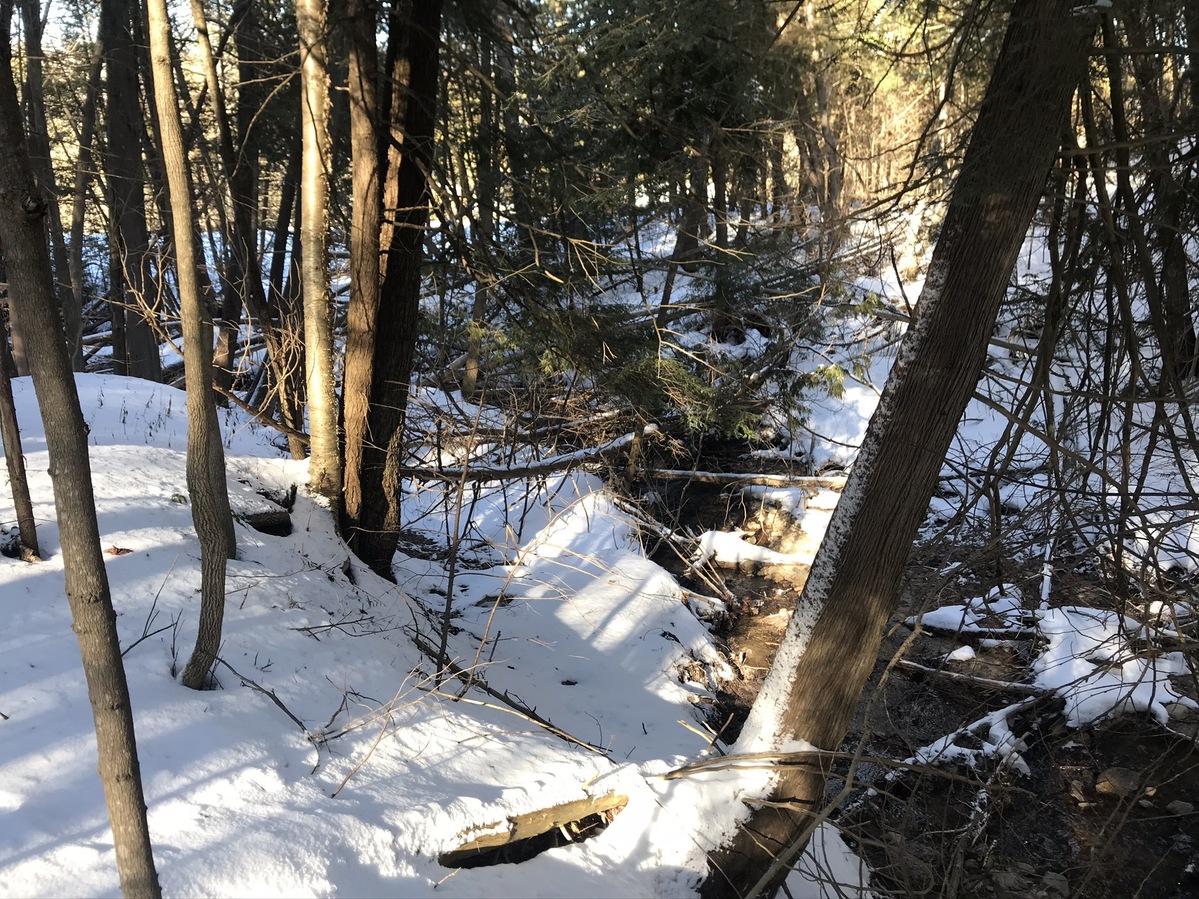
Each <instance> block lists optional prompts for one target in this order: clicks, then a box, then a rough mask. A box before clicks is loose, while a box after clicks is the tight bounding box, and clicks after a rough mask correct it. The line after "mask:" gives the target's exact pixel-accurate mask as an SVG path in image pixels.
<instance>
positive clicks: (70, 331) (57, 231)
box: [21, 0, 83, 361]
mask: <svg viewBox="0 0 1199 899" xmlns="http://www.w3.org/2000/svg"><path fill="white" fill-rule="evenodd" d="M21 24H22V27H23V28H24V29H25V34H24V43H25V61H26V69H25V110H26V115H27V117H28V124H27V125H26V134H27V135H28V140H29V156H30V163H31V164H32V165H33V168H34V172H35V173H36V176H37V179H38V182H39V186H40V187H41V189H42V191H43V192H44V193H45V194H46V195H47V196H48V197H49V200H50V202H49V207H48V209H47V214H46V236H47V237H48V238H49V241H50V250H51V254H52V257H51V258H52V262H53V265H54V285H55V293H56V294H57V295H58V298H59V302H60V303H61V304H62V315H63V324H64V327H65V328H66V335H67V344H68V346H69V347H70V350H71V355H72V357H74V356H76V355H78V357H79V360H80V361H82V359H83V355H82V350H81V347H80V338H81V335H82V326H83V315H82V309H80V308H79V307H77V306H75V305H74V303H73V299H74V295H73V294H72V293H71V291H70V289H69V288H70V285H69V284H68V278H69V272H68V265H67V244H66V240H65V239H64V238H63V231H62V211H61V210H60V209H59V206H58V185H57V183H56V180H55V178H54V165H53V163H52V161H51V159H50V129H49V125H48V123H47V121H46V100H45V89H44V82H43V75H42V61H43V59H44V53H43V52H42V7H41V3H39V2H38V0H21Z"/></svg>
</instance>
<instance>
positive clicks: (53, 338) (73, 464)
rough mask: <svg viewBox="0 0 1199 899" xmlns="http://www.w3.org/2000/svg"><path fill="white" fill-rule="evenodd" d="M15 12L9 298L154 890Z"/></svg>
mask: <svg viewBox="0 0 1199 899" xmlns="http://www.w3.org/2000/svg"><path fill="white" fill-rule="evenodd" d="M12 11H13V7H12V0H3V2H0V20H2V22H0V26H2V28H3V30H2V31H0V41H2V45H0V243H3V245H4V257H5V262H6V264H7V270H8V283H9V288H10V290H11V292H12V297H11V299H10V302H11V303H14V304H15V305H16V306H18V307H19V308H20V310H21V313H22V321H23V322H24V325H25V337H26V340H27V341H28V345H29V349H30V353H29V362H30V366H31V368H32V374H33V386H34V390H35V391H36V392H37V399H38V405H39V406H40V407H41V413H42V423H43V425H44V427H45V432H46V447H47V449H48V450H49V453H50V476H51V478H52V479H53V482H54V503H55V509H56V512H57V516H58V529H59V539H60V542H61V545H62V556H63V570H64V572H65V576H66V591H67V599H68V601H69V602H70V605H71V618H72V627H73V629H74V631H75V634H76V637H77V638H78V640H79V654H80V656H81V657H82V660H83V671H84V675H85V677H86V679H87V688H88V697H89V699H90V700H91V704H92V715H93V718H94V721H95V727H96V748H97V751H98V754H99V762H100V781H101V783H102V784H103V787H104V798H105V802H106V804H107V806H108V817H109V821H110V823H111V825H112V837H113V845H114V848H115V849H116V856H117V869H118V873H119V875H120V879H121V890H122V892H123V893H124V894H125V896H127V897H132V896H148V897H158V896H159V895H161V890H160V889H159V886H158V874H157V872H156V871H155V869H154V856H153V853H152V851H151V848H150V831H149V827H148V826H147V824H146V802H145V797H144V796H143V793H142V780H141V769H140V766H139V764H138V758H137V745H136V742H135V740H134V730H133V711H132V708H131V707H130V704H129V687H128V684H127V683H126V681H125V669H124V666H123V665H122V663H121V647H120V642H119V640H118V635H117V627H116V613H115V612H114V611H113V607H112V596H111V593H110V591H109V587H108V573H107V572H106V571H105V568H104V557H103V555H102V554H101V551H100V532H99V528H98V526H97V524H96V506H95V498H94V496H93V494H92V479H91V468H90V463H89V461H88V452H87V426H86V425H85V423H84V420H83V412H82V410H81V409H80V407H79V395H78V393H77V392H76V391H75V379H74V373H73V372H72V370H71V361H70V358H69V357H68V356H67V351H66V345H65V343H64V341H63V324H62V314H61V311H60V309H59V306H58V303H57V302H56V300H55V296H54V281H53V275H52V274H51V271H50V257H49V254H48V252H47V250H46V232H45V224H44V222H43V218H44V216H45V215H46V201H45V199H44V197H43V196H42V194H41V192H40V191H39V190H38V189H37V187H36V186H35V183H34V178H33V173H32V170H31V168H30V163H29V155H28V151H27V149H26V144H25V135H24V134H23V132H22V128H21V110H20V106H19V105H18V102H17V88H16V84H15V82H14V81H13V76H12V49H11V45H10V43H9V41H10V37H9V35H10V34H11V32H10V27H11V24H12Z"/></svg>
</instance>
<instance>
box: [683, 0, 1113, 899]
mask: <svg viewBox="0 0 1199 899" xmlns="http://www.w3.org/2000/svg"><path fill="white" fill-rule="evenodd" d="M1073 6H1074V0H1017V2H1016V4H1015V5H1014V7H1013V9H1012V12H1011V18H1010V22H1009V25H1008V29H1007V34H1006V36H1005V39H1004V43H1003V47H1002V49H1001V51H1000V54H999V58H998V60H997V62H996V64H995V68H994V73H993V75H992V78H991V83H990V85H989V87H988V89H987V93H986V96H985V99H984V100H983V104H982V108H981V110H980V112H979V117H978V121H977V123H976V124H975V127H974V133H973V137H972V139H971V142H970V146H969V148H968V150H967V152H966V156H965V160H964V162H963V167H962V172H961V175H960V177H959V179H958V183H957V185H956V186H955V188H954V193H953V199H952V201H951V203H950V206H949V211H948V213H947V215H946V218H945V222H944V224H943V226H942V230H941V234H940V237H939V238H938V240H937V245H936V248H935V250H934V252H933V259H932V262H931V265H930V269H929V272H928V277H927V280H926V282H925V287H924V289H923V291H922V292H921V295H920V301H919V311H918V318H917V320H916V321H915V322H914V323H913V325H912V327H911V330H910V331H909V332H908V335H907V337H906V338H905V339H904V343H903V345H902V348H901V349H900V353H899V357H898V359H897V360H896V362H895V368H894V370H893V372H892V374H891V377H890V378H889V379H888V381H887V385H886V388H885V389H884V391H883V395H882V398H881V399H880V401H879V405H878V411H877V412H875V414H874V417H873V418H872V419H871V422H870V427H869V429H868V431H867V434H866V438H865V440H864V442H863V444H862V448H861V451H860V452H859V455H858V461H857V462H856V463H855V465H854V468H853V473H852V474H851V476H850V479H849V482H848V483H847V485H846V488H845V492H844V493H843V494H842V497H841V501H840V502H839V503H838V505H837V510H836V512H835V513H834V515H833V519H832V521H831V522H830V523H829V528H828V533H827V536H826V537H825V540H824V542H823V543H822V544H821V547H820V550H819V552H818V553H817V555H816V559H815V561H814V563H813V566H812V571H811V574H810V576H809V579H808V581H807V584H806V586H805V587H804V591H803V595H802V596H801V597H800V600H799V604H798V606H797V608H796V611H795V614H794V616H793V617H792V619H791V623H790V625H789V626H788V628H787V632H786V634H785V635H784V638H783V642H782V644H781V645H780V646H779V650H778V654H777V656H776V658H775V661H774V664H773V665H772V666H771V669H770V672H769V674H768V675H767V678H766V681H765V682H764V683H763V686H762V692H761V694H760V695H759V697H758V700H757V701H756V702H755V703H754V707H753V710H752V711H751V713H750V717H749V720H748V721H747V722H746V725H745V729H744V731H743V732H742V737H741V742H740V743H739V744H738V747H737V748H738V750H746V751H751V750H759V751H760V750H770V749H772V748H778V747H780V746H782V745H783V744H784V743H786V742H788V741H793V740H802V741H806V742H807V743H809V744H811V745H813V746H814V747H816V748H817V749H822V750H836V749H839V748H840V743H841V741H842V740H843V739H844V736H845V733H846V730H847V728H848V726H849V723H850V719H851V716H852V714H853V710H854V708H855V707H856V705H857V702H858V699H859V696H860V694H861V692H862V688H863V686H864V684H865V682H866V678H867V677H868V675H869V673H870V671H871V669H872V667H873V663H874V659H875V656H876V654H877V651H878V646H879V643H880V641H881V637H882V631H883V628H884V626H885V625H886V622H887V619H888V617H889V616H890V615H891V614H892V613H893V612H894V611H895V608H896V605H897V599H898V593H899V586H900V581H901V578H902V576H903V570H904V564H905V562H906V560H907V557H908V553H909V552H910V550H911V547H912V541H913V539H914V537H915V534H916V531H917V528H918V527H919V524H920V522H921V520H922V519H923V517H924V515H925V513H926V512H927V510H928V502H929V498H930V496H931V494H932V490H933V487H934V485H935V483H936V478H937V474H938V472H939V470H940V467H941V464H942V461H943V460H944V458H945V452H946V450H947V449H948V447H949V443H950V441H951V440H952V438H953V435H954V433H956V430H957V426H958V423H959V421H960V419H961V416H962V412H963V410H964V409H965V408H966V403H967V402H968V400H969V398H970V396H971V394H972V392H973V389H974V386H975V383H976V381H977V378H978V373H979V371H980V370H981V368H982V365H983V363H984V361H985V358H986V349H987V341H988V339H989V337H990V335H991V331H992V329H993V327H994V323H995V318H996V315H997V314H998V310H999V305H1000V303H1001V301H1002V299H1003V296H1004V293H1005V291H1006V288H1007V284H1008V278H1009V276H1010V274H1011V271H1012V267H1013V265H1014V264H1015V260H1016V257H1017V254H1018V252H1019V249H1020V246H1021V244H1022V242H1023V239H1024V235H1025V233H1026V231H1027V229H1028V223H1029V221H1030V219H1031V217H1032V214H1033V212H1034V211H1035V209H1036V206H1037V202H1038V200H1039V199H1040V197H1041V193H1042V191H1043V189H1044V186H1045V180H1046V174H1047V173H1048V171H1049V168H1050V164H1051V163H1052V161H1053V155H1054V151H1055V149H1056V148H1057V146H1058V141H1059V139H1060V137H1061V133H1062V128H1063V126H1064V124H1065V122H1066V114H1067V112H1068V110H1069V104H1070V98H1071V96H1072V95H1073V92H1074V89H1075V87H1076V86H1077V84H1078V83H1079V81H1080V80H1081V79H1082V77H1083V76H1084V75H1085V73H1086V64H1087V49H1088V48H1089V46H1090V36H1091V34H1092V32H1093V24H1094V23H1093V20H1092V17H1091V16H1090V15H1087V14H1083V13H1075V12H1074V11H1073ZM824 787H825V770H824V766H822V765H821V764H819V763H814V764H813V765H811V766H810V767H800V766H794V767H788V768H786V769H784V770H782V771H781V773H780V774H779V776H778V779H777V781H776V783H775V787H774V790H773V793H772V795H771V796H770V797H768V798H770V799H771V800H772V802H771V803H770V804H769V805H763V806H761V807H759V808H758V809H757V811H755V812H754V813H753V814H752V815H751V817H750V819H749V820H748V821H747V822H746V823H745V824H744V825H743V826H742V827H741V828H740V829H739V830H738V832H737V834H736V837H735V839H734V840H733V842H732V844H731V845H729V846H726V847H723V848H721V849H720V850H718V851H716V852H713V853H712V855H711V856H710V863H711V870H710V874H709V877H708V878H707V880H706V881H705V882H704V885H703V888H702V892H701V894H702V895H703V896H708V897H715V896H770V895H772V894H773V893H774V891H775V890H776V889H777V888H778V886H779V884H780V883H781V882H782V881H783V879H784V878H785V877H786V874H787V872H788V868H789V866H790V865H791V864H793V863H794V861H795V860H796V859H797V858H798V857H799V854H800V853H801V852H802V850H803V848H804V846H805V845H806V842H807V832H806V830H807V824H808V823H809V822H810V821H811V820H812V817H811V816H812V815H814V814H816V813H818V812H819V811H820V809H821V807H822V805H823V801H824Z"/></svg>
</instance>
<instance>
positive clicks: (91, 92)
mask: <svg viewBox="0 0 1199 899" xmlns="http://www.w3.org/2000/svg"><path fill="white" fill-rule="evenodd" d="M103 71H104V43H103V36H102V35H99V36H97V38H96V47H95V50H94V52H93V54H92V64H91V68H90V69H89V70H88V75H87V92H86V94H85V95H84V98H83V110H82V112H81V113H80V123H79V152H78V155H77V156H76V158H75V189H74V191H73V192H72V195H71V240H70V244H69V246H68V247H67V250H68V256H67V268H68V271H69V272H70V276H71V293H72V295H73V300H72V303H73V304H74V306H75V308H77V309H78V310H79V311H80V317H81V319H82V313H83V305H84V303H85V302H86V301H87V300H86V297H85V296H84V283H83V239H84V233H83V232H84V225H85V219H86V213H87V205H86V204H87V189H88V184H89V183H90V181H91V179H92V175H93V172H94V170H95V165H96V163H95V160H94V153H93V152H92V146H93V144H94V142H95V139H96V106H97V105H98V98H99V96H100V76H101V74H102V73H103ZM81 324H82V321H81ZM71 365H72V366H73V367H74V368H75V370H76V371H83V368H84V359H83V346H82V340H80V341H79V345H78V346H77V347H76V351H75V353H74V355H73V356H72V358H71Z"/></svg>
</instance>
